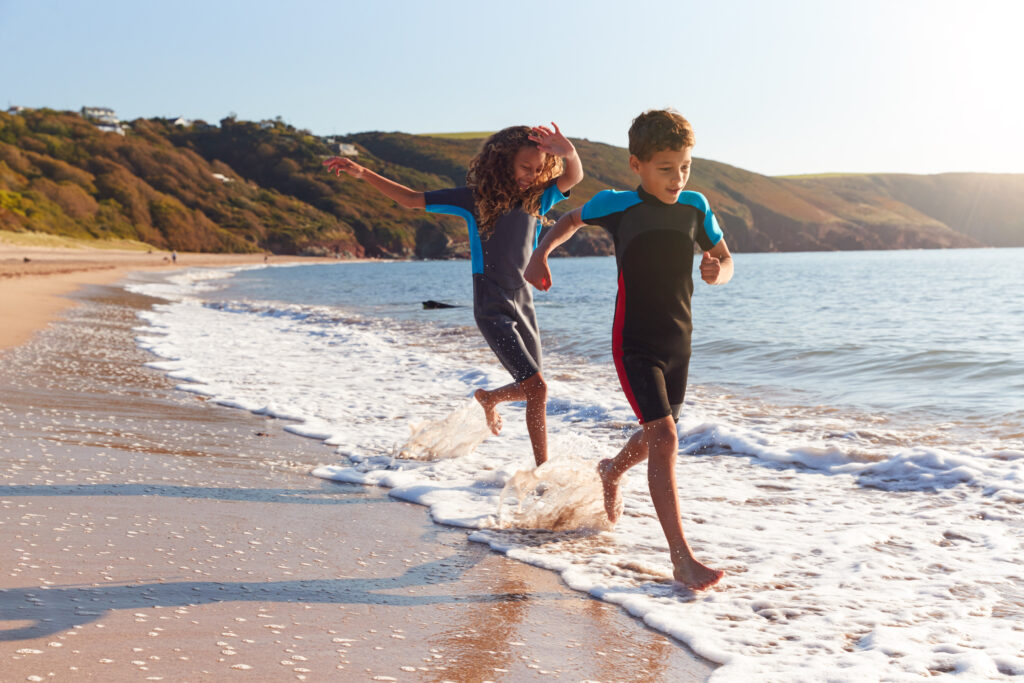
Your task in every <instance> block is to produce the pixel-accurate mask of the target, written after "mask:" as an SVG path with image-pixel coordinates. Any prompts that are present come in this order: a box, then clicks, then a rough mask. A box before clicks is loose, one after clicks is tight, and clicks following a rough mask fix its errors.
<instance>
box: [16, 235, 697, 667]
mask: <svg viewBox="0 0 1024 683" xmlns="http://www.w3.org/2000/svg"><path fill="white" fill-rule="evenodd" d="M164 256H165V254H162V253H154V254H147V253H145V252H143V253H138V252H117V253H108V252H103V253H99V252H93V251H83V250H71V249H67V250H59V249H36V250H31V249H26V248H24V247H15V246H12V245H4V244H2V243H0V320H3V326H2V328H0V349H2V350H0V393H2V395H3V397H4V398H3V401H2V402H0V414H2V419H0V460H2V462H3V474H2V475H0V532H2V535H3V541H4V542H3V543H2V544H0V568H2V571H0V680H3V681H21V680H36V681H39V680H68V681H71V680H76V681H77V680H115V681H117V680H174V681H181V680H189V681H213V680H224V679H227V678H229V677H240V678H241V677H244V678H247V679H249V680H260V681H263V680H311V681H319V680H339V681H362V680H365V681H375V680H376V681H525V680H552V679H554V680H569V681H691V680H704V679H706V678H707V677H708V675H709V674H710V673H711V672H712V671H713V668H714V665H713V664H711V663H709V662H707V661H705V660H701V659H699V658H697V657H696V656H694V655H693V654H692V653H691V652H690V651H689V650H687V649H686V648H685V647H683V646H681V645H680V644H679V643H677V642H676V641H673V640H672V639H670V638H667V637H665V636H664V635H662V634H660V633H657V632H654V631H652V630H650V629H647V628H646V627H645V626H644V625H643V624H642V623H641V622H639V621H637V620H636V619H634V618H632V617H630V616H629V615H628V614H626V613H625V612H624V611H623V610H621V609H620V608H618V607H615V606H612V605H608V604H605V603H602V602H599V601H597V600H594V599H591V598H589V597H587V596H586V595H583V594H581V593H578V592H575V591H572V590H570V589H568V588H567V587H565V586H564V585H563V584H562V583H561V581H560V579H559V578H558V576H557V575H556V574H555V573H553V572H548V571H544V570H541V569H538V568H536V567H532V566H529V565H525V564H522V563H519V562H516V561H513V560H510V559H508V558H506V557H504V556H503V555H499V554H497V553H494V552H492V551H491V550H490V549H489V548H488V547H486V546H484V545H481V544H478V543H472V542H469V541H468V540H467V538H466V536H467V534H466V531H465V530H460V529H456V528H450V527H444V526H441V525H438V524H435V523H433V522H432V521H431V520H430V518H429V514H428V512H427V510H426V509H425V508H423V507H420V506H416V505H411V504H408V503H403V502H400V501H396V500H394V499H392V498H389V497H388V495H387V491H386V490H383V489H376V488H366V487H360V486H354V485H346V484H338V483H335V482H329V481H324V480H321V479H317V478H314V477H311V476H309V474H308V472H309V470H310V469H311V468H312V467H315V466H316V465H319V464H323V463H330V462H332V461H333V460H334V459H335V457H334V455H333V452H332V449H331V448H330V447H328V446H326V445H324V444H323V443H322V442H319V441H314V440H310V439H303V438H300V437H297V436H294V435H292V434H289V433H286V432H284V431H283V429H282V423H281V421H279V420H272V419H269V418H265V417H261V416H258V415H254V414H251V413H248V412H245V411H241V410H233V409H229V408H224V407H220V406H217V405H213V404H211V403H209V402H207V401H205V400H204V399H202V398H200V397H197V396H195V395H193V394H189V393H186V392H182V391H177V390H175V388H174V381H173V380H171V379H169V378H167V377H166V376H165V375H164V374H163V373H160V372H157V371H154V370H150V369H147V368H145V367H143V364H144V363H146V362H148V361H150V360H153V358H152V357H151V356H149V355H148V354H147V353H145V352H143V351H141V350H139V349H138V348H137V347H136V346H135V344H134V343H133V338H132V334H133V333H132V328H133V326H136V325H137V324H138V320H137V317H136V312H137V311H138V310H140V309H143V308H147V307H149V306H151V305H152V303H153V302H154V300H152V299H148V298H146V297H143V296H140V295H133V294H129V293H126V292H125V291H124V290H123V289H121V288H120V287H119V286H118V285H117V283H118V282H119V281H121V280H122V279H124V278H126V277H137V276H136V275H132V274H133V273H137V272H139V271H152V270H158V271H159V270H165V271H169V270H170V269H171V268H172V267H173V266H171V265H169V264H167V263H165V262H164V261H163V257H164ZM25 258H28V259H29V260H28V261H25V260H24V259H25ZM272 258H274V257H272ZM262 261H263V257H262V255H259V256H217V255H191V254H185V255H182V254H179V257H178V262H177V266H178V267H188V266H200V265H204V266H205V265H210V266H212V265H234V264H242V263H261V262H262ZM147 276H148V275H147Z"/></svg>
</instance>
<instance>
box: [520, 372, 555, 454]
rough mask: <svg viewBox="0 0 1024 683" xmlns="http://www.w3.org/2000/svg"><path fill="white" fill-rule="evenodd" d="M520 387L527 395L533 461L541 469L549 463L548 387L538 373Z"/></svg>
mask: <svg viewBox="0 0 1024 683" xmlns="http://www.w3.org/2000/svg"><path fill="white" fill-rule="evenodd" d="M520 386H521V387H522V388H523V393H524V394H526V429H527V431H528V432H530V445H531V446H533V460H534V462H536V463H537V467H540V466H541V465H543V464H544V463H546V462H547V461H548V416H547V412H548V385H547V382H545V381H544V378H543V377H541V375H540V373H539V372H538V373H537V374H536V375H534V376H533V377H529V378H527V379H526V380H524V381H523V382H521V383H520Z"/></svg>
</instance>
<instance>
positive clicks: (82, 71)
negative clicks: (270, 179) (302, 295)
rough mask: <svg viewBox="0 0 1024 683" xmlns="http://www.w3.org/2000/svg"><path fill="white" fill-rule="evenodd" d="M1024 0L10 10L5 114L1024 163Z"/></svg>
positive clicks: (734, 159) (730, 156) (920, 168)
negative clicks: (518, 130)
mask: <svg viewBox="0 0 1024 683" xmlns="http://www.w3.org/2000/svg"><path fill="white" fill-rule="evenodd" d="M1022 27H1024V1H1022V0H975V1H974V2H971V3H967V2H953V1H952V0H857V1H855V2H853V1H849V2H834V1H833V0H773V1H767V0H718V1H714V2H712V1H707V0H702V1H700V2H687V1H683V0H665V1H660V0H659V1H652V2H644V1H643V0H636V1H635V2H628V3H627V2H611V1H604V0H594V1H591V2H576V1H572V0H549V1H545V2H533V1H532V0H524V1H522V2H514V1H513V2H487V1H485V0H477V1H474V2H462V1H458V2H456V1H440V2H428V1H421V2H413V1H408V2H394V1H391V0H376V1H374V0H367V1H364V2H346V1H338V2H327V1H324V2H311V1H307V0H294V1H293V2H281V1H275V2H270V1H268V0H247V1H245V2H241V1H238V2H228V1H222V0H204V1H202V2H199V1H195V0H177V1H174V2H155V1H150V0H132V1H130V2H129V1H126V0H100V1H98V2H97V1H89V2H87V1H85V0H0V55H2V57H0V106H3V107H4V108H6V106H8V105H23V106H29V107H42V106H46V107H51V108H55V109H74V110H77V109H79V108H80V107H81V106H82V105H86V104H87V105H96V106H109V107H112V108H114V109H115V110H116V111H117V113H118V114H119V115H120V116H121V118H123V119H133V118H136V117H151V116H179V115H180V116H185V117H187V118H202V119H206V120H207V121H210V122H216V121H219V120H220V119H221V118H223V117H225V116H227V115H228V114H229V113H231V112H235V113H236V114H237V115H238V117H239V118H241V119H249V120H258V119H262V118H273V117H275V116H281V117H282V118H283V119H284V120H285V121H287V122H288V123H291V124H292V125H294V126H296V127H298V128H308V129H310V130H311V131H313V132H314V133H317V134H334V133H350V132H359V131H366V130H384V131H394V130H398V131H405V132H410V133H424V132H446V131H466V130H472V131H478V130H496V129H498V128H501V127H504V126H507V125H513V124H519V123H545V122H548V121H552V120H553V121H556V122H557V123H558V124H559V125H560V126H561V127H562V129H563V130H564V131H565V132H566V133H567V134H569V135H571V136H576V137H586V138H589V139H591V140H598V141H601V142H607V143H610V144H614V145H619V146H625V145H626V130H627V129H628V127H629V123H630V121H631V120H632V118H633V117H634V116H635V115H636V114H638V113H639V112H640V111H642V110H644V109H649V108H653V107H664V106H672V107H675V108H676V109H678V110H679V111H681V112H682V113H683V114H684V115H685V116H686V117H687V118H689V119H690V121H691V122H692V123H693V125H694V128H695V129H696V132H697V147H696V150H695V155H696V156H697V157H704V158H710V159H715V160H717V161H722V162H726V163H729V164H733V165H735V166H740V167H742V168H746V169H749V170H752V171H756V172H759V173H765V174H769V175H774V174H791V173H820V172H831V171H837V172H841V171H848V172H868V171H887V172H907V173H938V172H943V171H991V172H1011V173H1022V172H1024V125H1022V121H1024V88H1022V87H1021V69H1022V66H1024V48H1022V44H1024V41H1022V40H1021V36H1020V34H1021V30H1022Z"/></svg>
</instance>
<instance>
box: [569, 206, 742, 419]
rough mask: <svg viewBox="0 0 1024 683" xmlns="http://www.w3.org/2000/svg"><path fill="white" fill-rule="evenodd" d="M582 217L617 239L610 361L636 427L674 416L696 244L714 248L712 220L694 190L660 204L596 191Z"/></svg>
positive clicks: (684, 360)
mask: <svg viewBox="0 0 1024 683" xmlns="http://www.w3.org/2000/svg"><path fill="white" fill-rule="evenodd" d="M582 219H583V222H584V223H587V224H590V225H600V226H601V227H603V228H605V229H606V230H607V231H608V232H609V233H611V236H612V239H613V240H614V242H615V260H616V263H617V265H618V279H619V286H618V294H617V295H616V299H615V322H614V324H613V327H612V356H613V358H614V360H615V369H616V370H617V371H618V375H619V382H620V383H621V385H622V390H623V391H624V392H625V394H626V398H627V399H628V400H629V404H630V406H632V408H633V412H634V413H636V416H637V418H638V419H639V420H640V423H641V424H643V423H645V422H650V421H653V420H658V419H661V418H663V417H667V416H669V415H671V416H672V417H673V418H675V419H678V417H679V410H680V408H681V407H682V404H683V397H684V396H685V394H686V374H687V370H688V368H689V365H690V336H691V333H692V331H693V323H692V319H691V316H690V297H691V295H692V294H693V254H694V245H695V244H696V245H697V246H699V247H700V249H701V250H703V251H707V250H709V249H711V248H712V247H714V246H715V245H716V244H718V242H719V241H720V240H721V239H722V230H721V228H719V226H718V220H717V219H716V218H715V215H714V213H712V211H711V207H710V206H709V205H708V201H707V199H706V198H705V197H704V195H702V194H700V193H699V192H683V193H681V194H680V195H679V199H678V200H677V202H676V203H675V204H665V203H664V202H662V201H661V200H659V199H658V198H657V197H654V196H653V195H651V194H649V193H648V192H646V191H645V190H644V189H643V188H642V187H639V188H637V190H636V191H634V192H617V191H614V190H605V191H603V192H599V193H598V194H596V195H594V197H593V198H592V199H591V200H590V201H589V202H587V203H586V204H585V205H584V206H583V210H582Z"/></svg>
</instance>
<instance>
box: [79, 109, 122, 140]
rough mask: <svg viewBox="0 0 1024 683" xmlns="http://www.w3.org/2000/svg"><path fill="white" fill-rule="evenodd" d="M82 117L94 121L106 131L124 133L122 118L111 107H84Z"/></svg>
mask: <svg viewBox="0 0 1024 683" xmlns="http://www.w3.org/2000/svg"><path fill="white" fill-rule="evenodd" d="M82 118H84V119H87V120H89V121H92V122H93V124H95V126H96V127H97V128H99V129H100V130H102V131H103V132H104V133H117V134H118V135H124V128H122V127H121V120H120V119H119V118H117V114H115V113H114V110H113V109H111V108H109V107H82Z"/></svg>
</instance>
